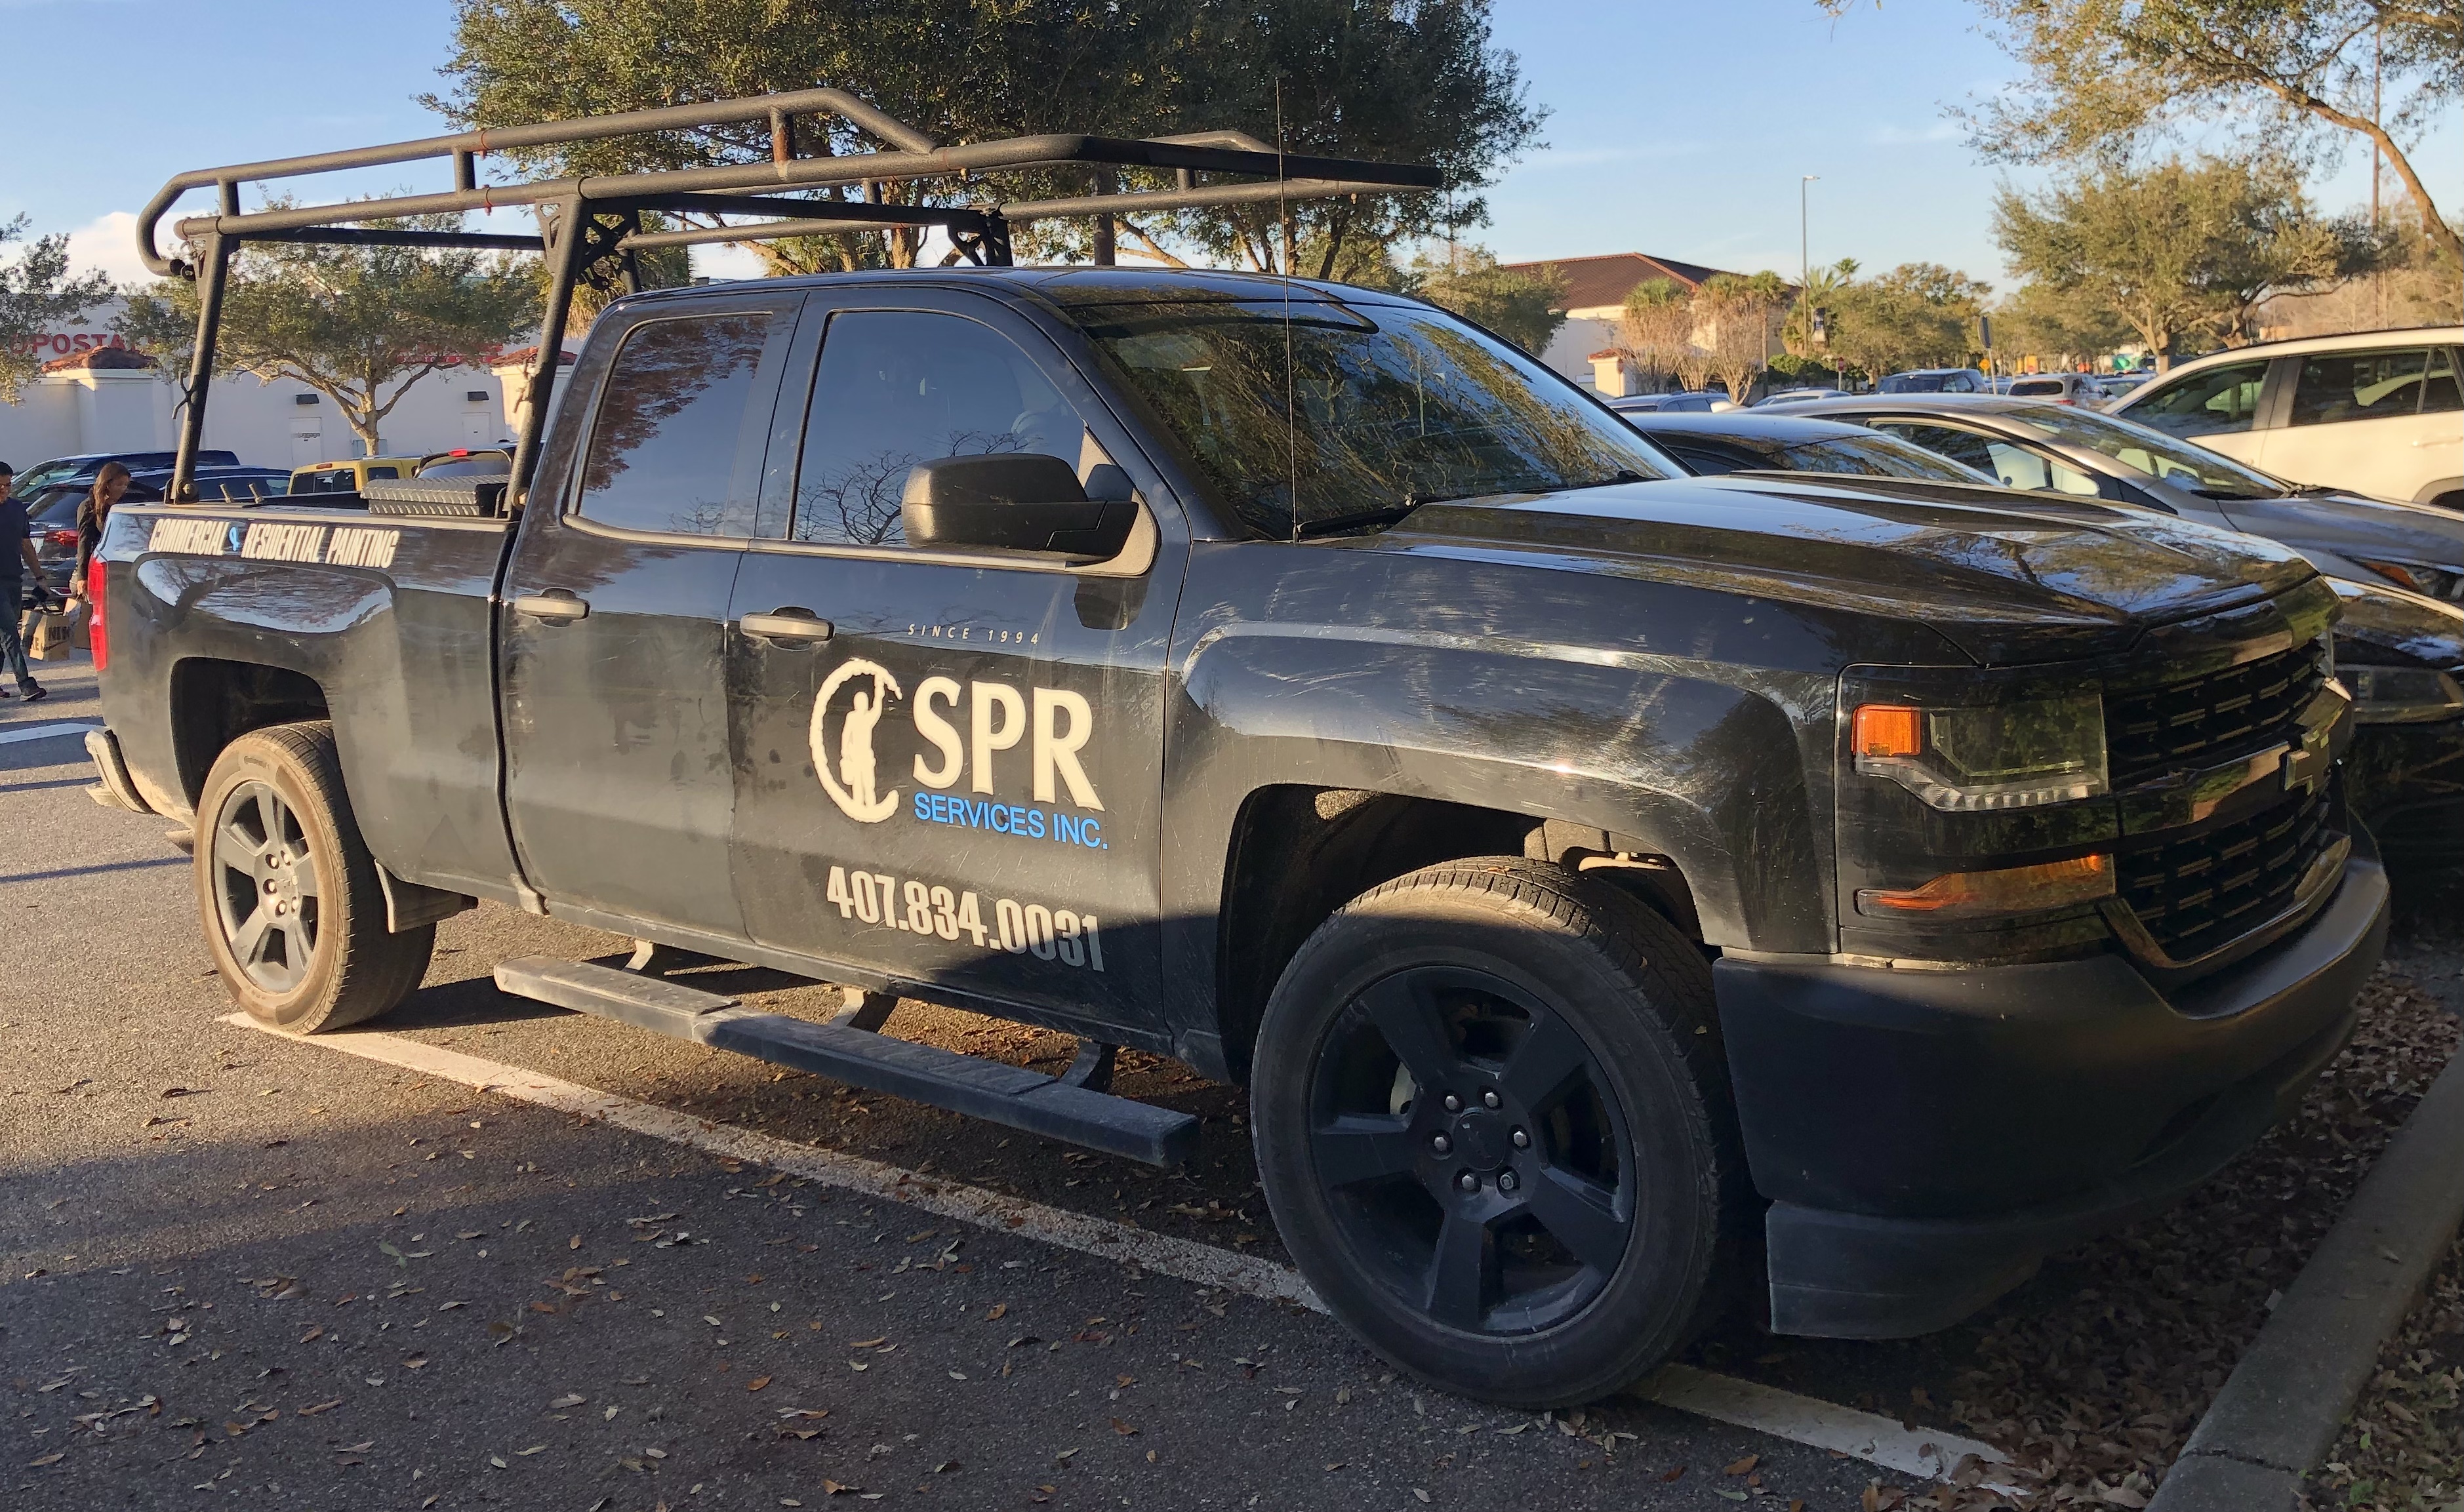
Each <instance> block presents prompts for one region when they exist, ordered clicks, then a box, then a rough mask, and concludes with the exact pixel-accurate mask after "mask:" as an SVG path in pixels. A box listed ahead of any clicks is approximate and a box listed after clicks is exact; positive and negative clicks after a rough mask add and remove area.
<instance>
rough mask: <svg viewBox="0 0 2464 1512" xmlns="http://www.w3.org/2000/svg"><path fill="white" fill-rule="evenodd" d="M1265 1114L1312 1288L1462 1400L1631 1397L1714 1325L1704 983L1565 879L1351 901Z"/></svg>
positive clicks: (1634, 907) (1730, 1202)
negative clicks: (1469, 1186)
mask: <svg viewBox="0 0 2464 1512" xmlns="http://www.w3.org/2000/svg"><path fill="white" fill-rule="evenodd" d="M1492 1096H1493V1097H1495V1098H1496V1101H1495V1102H1494V1103H1491V1102H1490V1101H1489V1098H1490V1097H1492ZM1449 1097H1451V1098H1453V1099H1454V1100H1455V1107H1447V1106H1446V1099H1447V1098H1449ZM1250 1110H1251V1122H1252V1135H1251V1137H1252V1139H1253V1140H1254V1142H1255V1144H1256V1148H1257V1155H1258V1166H1259V1170H1260V1172H1261V1173H1262V1174H1263V1175H1264V1177H1265V1190H1266V1201H1267V1205H1268V1206H1269V1207H1270V1208H1271V1209H1272V1210H1273V1212H1274V1215H1275V1222H1276V1225H1277V1226H1278V1228H1279V1229H1280V1230H1281V1232H1282V1234H1283V1237H1284V1241H1285V1243H1286V1244H1287V1246H1288V1247H1289V1248H1290V1251H1291V1254H1292V1257H1293V1259H1294V1260H1296V1261H1298V1263H1299V1265H1300V1269H1301V1273H1302V1275H1304V1276H1305V1277H1307V1278H1308V1280H1309V1284H1310V1285H1311V1286H1312V1287H1314V1288H1315V1289H1316V1291H1317V1294H1318V1296H1319V1297H1320V1298H1321V1299H1322V1300H1323V1301H1324V1302H1325V1303H1326V1304H1327V1306H1328V1307H1329V1308H1330V1309H1331V1311H1332V1312H1333V1313H1334V1315H1335V1316H1336V1317H1337V1318H1339V1319H1341V1320H1342V1321H1343V1322H1344V1323H1345V1324H1347V1325H1349V1326H1351V1327H1352V1328H1353V1331H1355V1332H1356V1333H1358V1334H1359V1335H1360V1336H1361V1338H1363V1339H1364V1340H1366V1341H1367V1342H1368V1344H1369V1346H1370V1347H1371V1348H1374V1349H1375V1350H1376V1351H1377V1352H1378V1353H1379V1354H1380V1355H1383V1356H1384V1357H1385V1358H1386V1359H1388V1360H1389V1361H1391V1362H1393V1363H1394V1364H1395V1365H1397V1367H1399V1368H1401V1369H1402V1370H1406V1371H1409V1372H1410V1373H1412V1374H1414V1375H1417V1376H1419V1377H1420V1378H1421V1379H1422V1380H1424V1381H1427V1382H1429V1383H1431V1384H1433V1385H1436V1386H1439V1387H1441V1388H1443V1389H1445V1390H1447V1391H1455V1392H1459V1393H1461V1394H1463V1395H1465V1396H1471V1397H1477V1398H1480V1399H1482V1400H1485V1401H1491V1402H1500V1403H1507V1404H1510V1405H1513V1406H1517V1407H1525V1408H1533V1409H1537V1408H1543V1407H1563V1406H1571V1405H1573V1404H1576V1403H1581V1402H1588V1401H1592V1400H1595V1399H1596V1398H1598V1397H1601V1396H1604V1395H1606V1394H1608V1393H1610V1392H1612V1391H1617V1389H1618V1388H1619V1387H1622V1386H1625V1385H1627V1384H1629V1383H1630V1382H1632V1381H1634V1380H1636V1379H1637V1378H1639V1376H1641V1375H1643V1374H1644V1373H1645V1372H1647V1371H1649V1370H1652V1369H1653V1368H1654V1367H1656V1366H1657V1365H1659V1364H1660V1363H1661V1361H1662V1360H1664V1359H1666V1358H1667V1357H1668V1356H1669V1355H1670V1354H1671V1353H1673V1352H1674V1351H1676V1350H1677V1349H1678V1348H1682V1347H1683V1345H1684V1344H1685V1343H1686V1342H1687V1341H1688V1340H1689V1339H1691V1338H1692V1337H1693V1336H1694V1335H1695V1334H1696V1333H1697V1332H1699V1331H1700V1330H1701V1328H1702V1327H1703V1326H1705V1324H1706V1323H1707V1322H1708V1321H1709V1320H1710V1318H1711V1317H1712V1316H1713V1315H1714V1314H1715V1313H1716V1311H1717V1304H1718V1302H1719V1300H1720V1293H1719V1291H1718V1290H1717V1288H1715V1285H1714V1282H1715V1279H1718V1278H1719V1277H1720V1273H1721V1272H1722V1270H1723V1269H1724V1267H1726V1266H1727V1265H1728V1263H1729V1262H1730V1261H1731V1260H1732V1259H1733V1258H1734V1257H1735V1256H1736V1255H1737V1253H1738V1248H1739V1247H1738V1245H1737V1244H1736V1243H1735V1242H1734V1240H1735V1238H1736V1237H1737V1232H1738V1229H1739V1227H1740V1216H1741V1215H1742V1214H1743V1213H1744V1212H1745V1211H1746V1210H1747V1208H1748V1207H1749V1199H1750V1194H1749V1193H1748V1192H1747V1191H1746V1190H1745V1189H1744V1186H1743V1172H1744V1169H1745V1168H1744V1159H1743V1155H1742V1152H1741V1150H1740V1147H1739V1144H1738V1140H1737V1137H1736V1134H1735V1132H1734V1129H1735V1119H1734V1116H1733V1113H1732V1110H1731V1107H1730V1103H1729V1099H1728V1093H1727V1070H1726V1067H1725V1065H1724V1063H1723V1061H1722V1058H1721V1055H1720V1047H1719V1043H1718V1027H1717V1022H1716V1019H1715V1018H1714V1016H1713V1012H1712V1006H1711V975H1710V971H1709V968H1708V967H1707V966H1706V965H1705V963H1704V960H1703V957H1702V954H1701V952H1700V951H1699V949H1698V948H1697V947H1696V946H1695V945H1694V944H1692V943H1691V942H1690V941H1688V940H1687V939H1686V938H1685V937H1684V936H1683V935H1682V934H1680V933H1679V932H1678V931H1677V930H1676V929H1675V928H1674V927H1672V926H1671V925H1669V924H1668V923H1667V922H1666V921H1665V920H1664V919H1662V918H1661V916H1660V915H1659V914H1657V913H1655V912H1653V911H1652V910H1651V909H1648V908H1646V907H1645V906H1643V905H1642V904H1641V903H1639V902H1638V901H1636V900H1635V899H1634V898H1632V897H1631V896H1629V895H1628V894H1626V893H1624V892H1622V891H1620V890H1618V889H1617V887H1613V886H1612V885H1610V884H1608V883H1606V882H1603V881H1599V880H1597V879H1594V878H1587V877H1583V876H1580V875H1578V874H1576V873H1573V872H1570V871H1568V870H1566V869H1565V868H1563V867H1560V866H1548V865H1545V864H1542V863H1537V862H1530V861H1526V860H1523V859H1521V858H1505V857H1500V858H1494V859H1483V860H1473V861H1461V862H1450V863H1447V864H1445V865H1442V866H1431V867H1428V868H1426V869H1424V870H1421V871H1417V872H1414V873H1412V874H1410V875H1409V876H1405V877H1400V878H1397V879H1396V880H1395V881H1393V882H1390V883H1387V884H1385V885H1384V886H1383V887H1377V888H1375V889H1373V890H1372V891H1370V892H1367V893H1364V894H1362V895H1361V896H1360V897H1358V898H1355V899H1353V901H1352V902H1351V903H1349V904H1347V905H1346V906H1345V907H1344V908H1343V909H1341V910H1340V911H1338V912H1336V913H1335V914H1334V916H1333V917H1331V918H1330V919H1328V920H1327V921H1326V923H1325V924H1323V925H1321V926H1319V928H1318V930H1317V931H1316V932H1315V933H1313V934H1311V935H1310V936H1309V940H1308V941H1307V942H1306V943H1304V944H1303V945H1302V947H1301V949H1300V951H1299V952H1298V953H1296V954H1295V955H1294V956H1293V957H1292V960H1291V963H1290V965H1289V966H1288V967H1287V969H1286V970H1285V972H1284V975H1283V979H1282V980H1281V981H1280V982H1279V983H1278V984H1277V985H1276V988H1275V991H1274V995H1273V997H1271V998H1270V999H1269V1000H1268V1002H1267V1005H1266V1011H1265V1017H1264V1019H1262V1021H1261V1023H1260V1025H1259V1031H1258V1048H1257V1055H1256V1062H1255V1075H1254V1078H1253V1082H1252V1087H1251V1095H1250ZM1440 1135H1443V1136H1445V1139H1446V1143H1445V1144H1444V1145H1443V1146H1441V1145H1439V1144H1438V1143H1437V1140H1438V1136H1440ZM1466 1181H1470V1182H1473V1183H1475V1185H1476V1190H1473V1191H1469V1192H1466V1191H1465V1189H1464V1185H1463V1184H1464V1183H1465V1182H1466Z"/></svg>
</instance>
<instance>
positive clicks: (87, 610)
mask: <svg viewBox="0 0 2464 1512" xmlns="http://www.w3.org/2000/svg"><path fill="white" fill-rule="evenodd" d="M69 649H70V650H72V651H91V650H93V649H94V610H93V606H92V605H91V604H89V603H86V602H85V601H84V600H83V599H79V600H77V602H76V603H72V604H70V605H69Z"/></svg>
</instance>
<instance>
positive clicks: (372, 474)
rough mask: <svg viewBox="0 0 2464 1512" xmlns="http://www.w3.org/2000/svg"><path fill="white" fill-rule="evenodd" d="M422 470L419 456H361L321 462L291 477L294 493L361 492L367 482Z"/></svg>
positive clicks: (407, 474) (408, 474)
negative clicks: (349, 459)
mask: <svg viewBox="0 0 2464 1512" xmlns="http://www.w3.org/2000/svg"><path fill="white" fill-rule="evenodd" d="M417 471H419V458H417V457H360V458H357V459H355V460H353V461H349V462H319V463H318V464H317V465H316V466H315V467H310V468H299V469H297V470H296V471H293V472H292V474H291V492H292V493H358V492H359V491H360V486H361V485H362V484H363V483H368V482H372V481H374V480H376V479H378V478H407V477H409V476H410V475H411V474H412V473H415V472H417Z"/></svg>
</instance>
